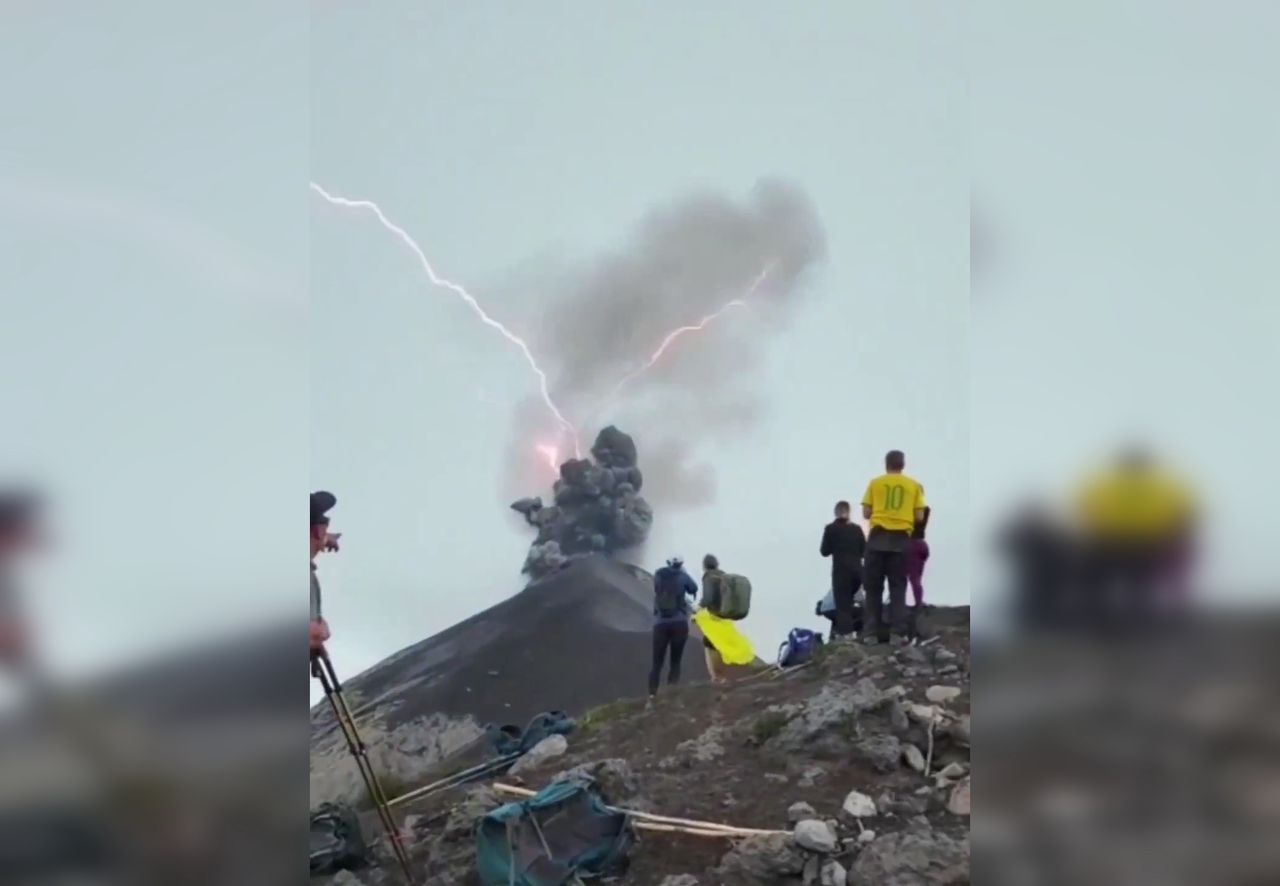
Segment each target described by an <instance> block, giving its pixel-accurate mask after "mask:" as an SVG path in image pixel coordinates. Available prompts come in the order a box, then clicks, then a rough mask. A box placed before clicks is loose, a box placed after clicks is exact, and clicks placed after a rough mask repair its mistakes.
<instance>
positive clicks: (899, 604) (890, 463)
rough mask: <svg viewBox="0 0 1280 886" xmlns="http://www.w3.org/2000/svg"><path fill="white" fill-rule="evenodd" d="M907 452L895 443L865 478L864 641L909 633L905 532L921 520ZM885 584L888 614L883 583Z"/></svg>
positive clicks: (903, 638)
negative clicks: (880, 467) (878, 469)
mask: <svg viewBox="0 0 1280 886" xmlns="http://www.w3.org/2000/svg"><path fill="white" fill-rule="evenodd" d="M906 465H907V458H906V456H905V455H903V454H902V452H900V451H899V450H897V449H894V450H891V451H890V452H888V453H887V454H886V455H885V457H884V468H885V472H884V473H883V474H881V475H880V476H879V477H876V478H874V479H873V480H872V481H871V482H870V483H868V484H867V491H866V493H865V494H864V495H863V496H862V516H863V517H864V518H866V519H867V520H868V521H870V523H871V534H870V535H869V536H868V538H867V552H866V556H865V557H864V560H863V584H864V587H865V588H866V590H867V621H868V625H867V630H866V637H865V642H867V643H890V642H901V643H907V642H910V640H911V638H912V637H911V635H912V633H913V631H912V628H911V626H910V624H909V623H908V619H907V552H908V550H909V549H910V546H911V533H912V532H913V530H914V529H915V527H916V524H918V523H922V522H923V521H924V509H925V500H924V487H923V486H921V485H920V483H919V482H917V481H916V480H914V479H912V478H911V477H908V476H907V475H906V474H904V473H903V470H904V469H905V468H906ZM886 581H887V582H888V585H889V617H888V618H887V619H886V618H885V613H884V586H885V583H886Z"/></svg>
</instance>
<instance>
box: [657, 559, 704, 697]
mask: <svg viewBox="0 0 1280 886" xmlns="http://www.w3.org/2000/svg"><path fill="white" fill-rule="evenodd" d="M697 595H698V583H697V582H695V581H694V580H693V578H692V576H690V575H689V573H687V572H685V571H684V560H682V559H681V558H680V557H672V558H671V559H670V560H668V561H667V565H666V566H663V567H661V568H660V569H658V571H657V572H655V573H654V574H653V667H652V668H651V669H650V670H649V698H650V699H652V698H653V697H654V696H656V695H657V694H658V684H659V683H660V682H661V678H662V665H663V663H664V662H665V661H666V660H667V655H668V653H670V657H671V665H670V669H669V670H668V672H667V685H668V686H674V685H676V684H677V683H679V682H680V661H681V659H683V658H684V646H685V643H687V642H688V641H689V614H690V611H691V607H690V606H689V600H688V598H689V597H696V596H697Z"/></svg>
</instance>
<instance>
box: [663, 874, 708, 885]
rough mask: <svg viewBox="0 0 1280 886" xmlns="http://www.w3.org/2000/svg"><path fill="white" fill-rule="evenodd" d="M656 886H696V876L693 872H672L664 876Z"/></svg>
mask: <svg viewBox="0 0 1280 886" xmlns="http://www.w3.org/2000/svg"><path fill="white" fill-rule="evenodd" d="M658 886H698V878H697V877H695V876H694V875H693V874H672V875H671V876H670V877H664V878H663V880H662V882H661V883H659V884H658Z"/></svg>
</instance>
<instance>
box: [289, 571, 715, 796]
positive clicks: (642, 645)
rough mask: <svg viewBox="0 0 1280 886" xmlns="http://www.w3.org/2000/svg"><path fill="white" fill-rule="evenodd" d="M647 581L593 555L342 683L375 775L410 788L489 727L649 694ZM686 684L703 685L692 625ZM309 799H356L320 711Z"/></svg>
mask: <svg viewBox="0 0 1280 886" xmlns="http://www.w3.org/2000/svg"><path fill="white" fill-rule="evenodd" d="M652 612H653V579H652V577H651V576H650V575H649V574H648V573H647V572H645V571H644V570H642V569H639V568H638V567H635V566H631V565H628V564H625V563H622V562H619V561H617V560H614V559H611V558H608V557H605V556H601V555H595V556H589V557H584V558H582V559H579V560H574V561H573V562H571V563H569V564H567V565H566V566H565V567H564V568H563V569H561V570H559V571H557V572H555V573H553V574H552V575H549V576H547V577H545V578H542V579H539V580H537V581H534V582H532V583H530V584H529V585H528V586H527V587H526V588H525V589H524V590H522V591H520V592H519V593H517V594H515V595H514V596H512V597H510V598H509V599H507V600H504V601H503V602H501V603H499V604H497V605H496V606H492V607H490V608H489V609H486V610H484V611H483V612H480V613H478V614H476V615H474V616H472V617H471V618H468V619H466V620H465V621H462V622H459V623H458V624H456V625H454V626H453V627H450V628H447V629H446V630H444V631H441V632H440V633H438V634H436V635H434V636H432V637H428V638H427V639H425V640H422V641H420V642H418V643H415V644H414V645H412V646H409V647H407V648H405V649H403V650H401V651H400V652H397V653H395V654H394V655H392V656H390V657H388V658H386V659H384V660H383V661H381V662H379V663H378V664H376V665H374V666H373V667H371V668H369V669H368V670H366V671H364V672H363V673H361V674H359V675H358V676H356V677H353V678H351V679H349V680H347V681H346V682H345V684H344V687H345V690H346V693H347V696H348V701H349V703H350V704H351V705H352V708H353V709H354V710H355V713H356V717H357V720H358V721H359V724H360V729H361V732H362V734H363V735H364V738H365V741H366V742H367V743H368V744H369V746H370V748H371V755H372V756H373V757H374V759H375V765H376V766H378V767H379V771H387V772H389V773H391V774H392V778H393V779H394V778H398V779H401V780H404V781H412V780H414V779H417V778H419V777H420V776H421V775H423V774H424V773H426V772H429V771H431V770H432V769H433V767H435V766H436V765H437V764H439V763H440V762H441V761H442V760H445V759H447V758H448V759H452V758H455V757H456V758H463V757H467V756H469V755H470V753H469V752H474V753H477V754H479V755H480V756H484V754H485V753H487V749H486V748H484V747H483V744H484V743H483V742H482V741H481V737H482V735H483V727H484V726H485V725H486V724H489V723H493V724H498V725H501V724H507V723H512V724H515V725H518V726H521V727H523V726H524V725H525V724H526V723H527V722H528V721H529V719H530V718H531V717H533V716H534V715H535V714H538V713H541V712H542V711H548V710H563V711H567V712H568V713H570V714H571V715H580V714H582V713H585V712H586V711H588V710H590V709H592V708H594V707H598V706H600V705H603V704H608V703H611V702H614V701H616V700H618V699H620V698H635V697H638V696H641V695H643V694H644V693H645V692H646V691H647V686H646V679H647V676H648V672H649V665H650V659H651V654H652V652H651V650H652V647H651V638H652V627H653V615H652ZM690 628H691V636H690V640H689V645H688V646H687V647H686V650H685V655H684V660H683V663H684V667H683V675H682V682H685V683H700V682H705V681H706V680H707V671H706V664H705V662H704V659H703V655H702V649H701V642H700V640H701V634H699V633H698V631H697V628H696V627H695V626H693V625H691V626H690ZM311 728H312V742H311V744H312V764H311V788H312V791H311V796H312V800H313V801H315V800H317V799H324V798H330V797H334V798H337V797H343V798H345V797H350V796H354V795H355V794H356V793H358V790H359V789H358V782H357V780H356V772H355V768H354V766H352V765H351V763H350V760H349V758H348V755H347V752H346V748H345V745H342V743H341V741H340V735H339V734H338V733H337V731H336V729H335V725H334V723H333V720H332V717H331V715H330V713H329V710H328V705H327V704H325V703H323V702H322V703H321V704H319V705H317V706H316V707H315V708H313V710H312V714H311Z"/></svg>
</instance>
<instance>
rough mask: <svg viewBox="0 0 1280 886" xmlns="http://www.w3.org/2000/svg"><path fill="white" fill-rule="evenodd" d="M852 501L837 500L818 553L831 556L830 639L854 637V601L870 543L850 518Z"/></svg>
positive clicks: (859, 527)
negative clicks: (832, 609) (833, 611)
mask: <svg viewBox="0 0 1280 886" xmlns="http://www.w3.org/2000/svg"><path fill="white" fill-rule="evenodd" d="M850 510H851V509H850V507H849V503H848V502H847V501H840V502H836V506H835V519H834V520H832V521H831V522H830V523H828V524H827V526H826V528H825V529H824V530H823V531H822V545H821V547H820V548H819V553H821V554H822V556H824V557H830V558H831V594H832V597H833V599H834V602H835V609H836V617H835V620H834V621H833V622H832V624H831V639H832V640H833V641H834V640H835V639H836V638H837V637H849V636H852V635H853V633H854V631H855V630H856V628H855V627H854V617H853V605H854V603H853V601H854V597H855V595H856V594H857V593H858V588H860V587H861V586H862V554H863V551H864V549H865V548H866V546H867V540H866V537H865V536H863V534H862V527H861V526H859V525H858V524H857V523H854V522H853V521H852V520H850V519H849V513H850Z"/></svg>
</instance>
